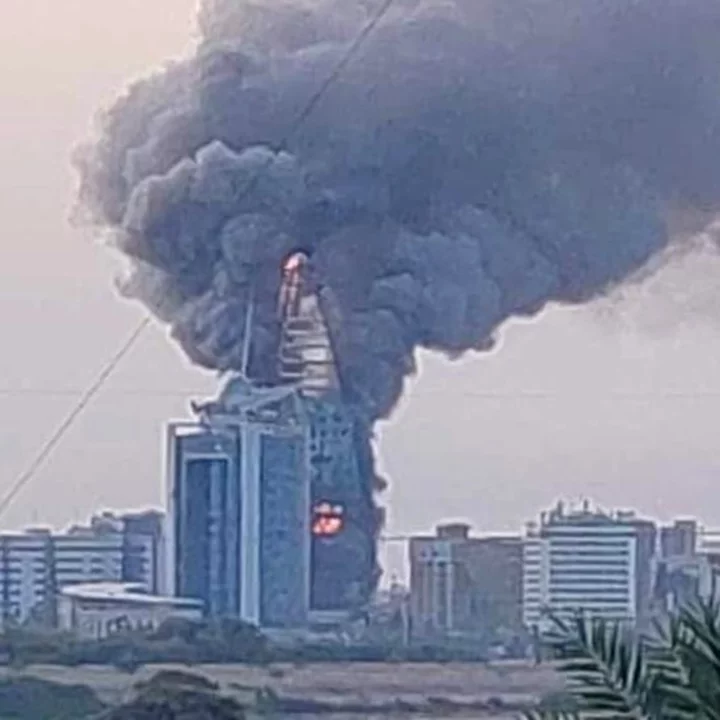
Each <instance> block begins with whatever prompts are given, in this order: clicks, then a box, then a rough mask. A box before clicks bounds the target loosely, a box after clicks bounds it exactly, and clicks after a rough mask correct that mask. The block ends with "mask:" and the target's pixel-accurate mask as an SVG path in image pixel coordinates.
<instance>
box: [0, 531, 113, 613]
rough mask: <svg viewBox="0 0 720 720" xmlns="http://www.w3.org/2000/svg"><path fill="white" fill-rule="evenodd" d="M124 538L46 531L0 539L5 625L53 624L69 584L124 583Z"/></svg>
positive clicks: (0, 598)
mask: <svg viewBox="0 0 720 720" xmlns="http://www.w3.org/2000/svg"><path fill="white" fill-rule="evenodd" d="M122 552H123V541H122V535H108V536H103V537H93V536H90V535H88V536H84V535H71V534H57V535H53V534H52V533H50V532H48V531H38V530H35V531H29V532H26V533H17V534H6V535H3V536H0V617H1V618H2V625H3V626H5V625H7V623H9V622H14V623H19V624H22V623H25V622H28V621H29V620H31V619H35V620H37V621H38V622H42V623H44V624H52V623H53V622H54V618H55V601H56V595H57V592H58V590H59V589H60V588H63V587H65V586H67V585H73V584H77V583H88V582H105V581H120V580H121V579H122Z"/></svg>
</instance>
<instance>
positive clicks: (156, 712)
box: [98, 671, 245, 720]
mask: <svg viewBox="0 0 720 720" xmlns="http://www.w3.org/2000/svg"><path fill="white" fill-rule="evenodd" d="M98 720H245V711H244V710H243V708H242V706H241V705H240V704H239V703H238V702H237V701H235V700H234V699H232V698H229V697H225V696H223V695H221V694H220V692H219V688H218V686H217V685H216V684H215V683H213V682H211V681H210V680H208V679H207V678H204V677H201V676H199V675H193V674H190V673H184V672H178V671H165V672H159V673H157V674H156V675H155V676H154V677H153V678H151V679H150V680H149V681H148V682H146V683H141V684H138V685H136V687H135V695H134V697H133V698H132V699H131V700H129V701H128V702H126V703H123V704H122V705H120V706H119V707H117V708H113V709H111V710H108V711H107V712H105V713H103V714H102V715H101V716H100V717H99V718H98Z"/></svg>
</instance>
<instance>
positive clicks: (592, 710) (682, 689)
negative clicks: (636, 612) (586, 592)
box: [535, 614, 698, 720]
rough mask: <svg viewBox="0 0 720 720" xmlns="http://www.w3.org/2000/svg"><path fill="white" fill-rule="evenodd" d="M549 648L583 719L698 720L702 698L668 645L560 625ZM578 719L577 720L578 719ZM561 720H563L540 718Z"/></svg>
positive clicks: (575, 622)
mask: <svg viewBox="0 0 720 720" xmlns="http://www.w3.org/2000/svg"><path fill="white" fill-rule="evenodd" d="M547 642H548V644H549V646H550V647H551V649H553V650H554V651H555V653H556V655H558V656H559V657H560V658H561V659H560V662H559V671H560V672H561V673H562V674H563V675H564V676H565V677H566V679H567V682H568V691H569V693H570V694H571V696H572V697H573V698H574V699H575V700H576V701H577V704H578V707H579V711H578V715H577V716H579V717H582V718H587V719H595V718H613V719H614V720H621V719H623V718H632V719H633V720H659V719H660V718H662V719H663V720H665V719H666V718H673V719H674V720H697V718H698V715H697V708H698V703H697V697H696V695H695V694H694V693H693V692H691V691H690V690H689V689H688V687H687V683H686V673H685V672H684V669H683V667H682V665H681V664H680V662H679V661H678V660H677V658H676V657H675V656H674V655H673V654H672V652H671V651H670V649H669V647H668V646H667V645H666V644H658V645H657V647H655V648H653V647H649V646H647V645H646V644H645V643H643V642H641V641H639V639H638V638H637V637H636V636H634V635H633V634H632V633H631V632H630V630H629V629H628V628H627V627H626V626H625V625H623V624H622V623H618V622H610V621H607V620H603V619H601V618H590V617H587V616H585V615H582V614H580V615H576V616H575V617H573V618H572V619H571V620H559V619H555V620H554V627H553V629H552V631H551V632H550V634H549V635H548V637H547ZM577 716H576V717H577ZM541 717H545V718H546V719H548V718H552V719H553V720H559V718H560V717H562V716H561V715H559V714H557V713H555V714H552V713H551V714H548V713H545V714H544V716H543V715H535V718H541Z"/></svg>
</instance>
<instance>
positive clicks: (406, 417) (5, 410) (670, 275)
mask: <svg viewBox="0 0 720 720" xmlns="http://www.w3.org/2000/svg"><path fill="white" fill-rule="evenodd" d="M194 6H195V2H194V0H152V2H148V0H114V1H113V2H110V1H109V0H62V2H58V0H3V2H2V8H1V9H0V21H1V22H0V108H1V109H2V120H1V122H0V158H1V159H2V162H1V164H0V217H2V220H3V234H2V240H1V241H0V328H1V329H2V345H1V348H2V352H0V412H2V415H1V417H2V418H3V421H2V425H0V428H1V429H0V490H2V491H3V492H4V491H5V490H6V489H7V488H8V487H10V486H11V485H12V483H13V481H14V479H15V477H16V476H17V474H18V473H19V472H21V471H22V470H23V469H24V467H25V466H26V465H27V464H28V463H29V462H30V461H31V460H32V458H33V455H34V453H36V452H37V450H38V448H39V446H40V445H41V443H42V442H43V441H44V440H45V439H46V438H47V436H48V435H49V434H50V433H51V432H52V431H53V429H54V428H55V427H56V426H57V424H58V423H59V422H60V421H61V419H62V418H63V416H64V415H65V414H66V413H67V412H68V411H69V410H70V409H71V408H72V406H73V403H74V402H76V398H75V397H74V396H73V394H72V393H73V392H77V391H80V390H82V389H84V388H85V387H87V385H88V384H89V383H90V382H91V381H92V380H93V379H94V378H95V376H96V375H97V374H98V372H99V371H100V370H101V368H102V367H103V365H104V364H105V363H106V362H107V361H108V359H109V358H110V357H111V356H112V355H113V354H114V353H115V352H116V351H117V349H118V348H119V346H120V345H121V344H122V342H123V341H124V339H125V338H126V337H127V335H128V334H129V333H130V332H131V331H132V329H133V327H134V326H135V325H136V324H137V322H138V320H139V318H140V317H141V309H140V308H139V307H137V306H134V305H129V304H127V303H125V302H123V301H122V300H120V299H119V298H117V296H116V294H115V291H114V288H113V274H114V266H113V262H112V258H111V257H110V256H109V254H108V252H107V251H105V250H103V249H102V248H101V247H99V246H98V245H97V244H96V243H93V240H92V238H88V237H84V236H82V235H80V234H79V233H77V232H75V231H74V230H72V229H71V227H70V225H69V223H68V221H67V217H68V215H69V211H70V207H71V204H72V200H73V195H74V187H75V178H74V174H73V171H72V168H71V165H70V155H71V152H72V150H73V148H74V146H76V145H77V143H78V142H80V141H82V140H83V139H84V138H86V137H87V136H88V135H89V133H90V131H91V122H92V119H93V116H94V114H95V113H96V111H97V109H98V108H100V107H101V106H103V105H105V104H107V103H108V102H110V101H111V99H112V98H113V97H114V96H115V95H116V93H118V92H119V91H121V90H122V88H123V86H124V85H125V84H126V82H127V81H128V80H129V79H131V78H133V77H136V76H138V75H140V74H143V73H144V72H146V71H149V70H151V69H152V68H153V67H154V66H157V65H158V64H160V63H162V62H163V61H164V60H165V59H167V58H168V57H171V56H173V55H177V54H181V53H182V52H184V51H186V50H187V48H189V47H190V45H191V43H192V36H193V10H194ZM718 269H720V262H718V260H717V259H716V258H714V257H703V258H701V259H695V260H693V259H690V260H689V261H686V262H685V263H684V265H683V266H682V267H676V268H673V269H672V270H671V271H669V272H666V273H665V274H664V276H662V277H661V278H658V279H657V280H655V281H654V282H653V283H651V285H650V286H648V287H643V288H639V289H637V290H633V291H632V292H631V293H630V295H631V298H630V300H625V301H623V302H619V301H615V302H613V303H611V304H609V305H604V306H603V307H601V308H597V307H596V308H592V309H589V310H583V311H577V310H572V311H570V310H566V309H565V310H563V309H555V310H552V311H551V312H547V313H545V314H544V315H543V316H542V317H541V318H537V319H535V320H534V321H532V322H525V323H518V324H517V325H515V326H513V327H511V328H508V329H506V330H505V332H504V333H503V339H502V342H501V343H500V345H499V347H498V349H497V350H496V351H494V352H493V353H492V354H490V355H485V356H479V355H476V356H473V357H468V358H466V359H465V360H463V361H461V362H455V363H452V364H450V363H448V362H446V361H444V360H442V359H440V358H437V357H423V358H422V359H421V373H420V376H419V377H418V378H417V379H416V380H415V381H414V382H413V383H412V386H411V387H410V388H409V391H408V393H407V394H406V396H405V400H404V402H403V403H402V405H401V407H400V408H399V409H398V411H397V413H396V414H395V416H394V418H393V419H392V421H391V422H389V423H386V424H384V425H383V426H382V427H381V429H380V432H379V452H380V455H381V458H382V464H383V467H384V469H385V471H386V473H387V475H388V476H389V478H390V479H391V489H390V491H389V492H388V493H387V495H386V497H385V502H386V504H388V505H389V508H390V512H389V516H390V528H391V530H392V531H393V532H409V531H416V530H426V529H429V528H430V527H431V526H432V525H433V523H434V521H435V520H437V519H441V518H448V519H449V518H452V519H457V518H464V519H467V520H469V521H471V522H472V523H473V524H474V525H475V527H476V528H477V529H478V531H496V530H502V531H507V530H511V531H516V530H517V531H519V530H520V529H521V527H522V524H523V522H524V521H525V520H526V519H529V518H530V517H532V516H534V515H536V514H537V512H539V511H540V510H541V509H543V508H545V507H546V506H548V505H549V504H551V503H553V502H554V500H555V499H556V498H557V497H558V496H563V497H566V498H568V499H580V498H582V497H590V498H592V499H594V500H597V501H598V502H600V503H602V504H603V505H606V506H633V507H636V508H637V509H638V510H639V511H641V512H642V513H644V514H648V515H655V516H659V517H664V518H667V517H671V516H673V515H698V516H699V517H701V519H702V520H703V521H704V522H705V523H706V524H707V525H709V526H713V525H720V495H719V494H718V491H717V487H718V479H719V478H720V445H719V444H718V440H717V437H718V435H717V418H718V416H719V415H720V373H718V358H720V322H718V318H720V304H719V300H720V292H719V291H718V290H716V289H715V282H714V278H715V277H717V270H718ZM214 388H215V382H214V380H213V379H212V378H211V377H209V376H207V375H203V374H201V373H199V372H198V371H196V370H194V369H192V368H191V367H189V366H188V364H187V363H186V362H185V361H184V359H183V358H182V357H181V355H180V354H179V353H178V352H177V351H176V349H175V348H174V347H173V345H172V344H171V343H170V341H168V340H167V338H166V336H165V333H164V332H163V330H162V329H161V328H158V327H153V329H152V330H151V331H149V332H148V333H147V334H146V335H145V336H144V337H143V339H142V340H141V341H140V343H139V344H138V345H137V346H136V348H135V349H134V351H133V352H132V354H131V355H130V356H129V357H128V358H126V360H125V361H124V362H123V364H122V365H121V366H120V368H119V369H118V371H117V373H116V374H115V375H114V376H113V378H112V379H111V381H110V382H109V383H108V384H107V385H106V386H105V389H104V390H103V392H102V394H101V395H100V396H98V397H97V398H96V400H95V401H94V402H93V403H92V405H91V406H90V407H89V408H88V410H87V412H86V413H85V414H84V415H83V416H82V418H81V419H80V420H79V421H78V422H77V423H76V424H75V425H74V426H73V428H72V430H71V431H70V432H69V433H68V435H67V436H66V437H65V439H64V442H63V443H62V445H61V447H60V448H59V449H58V451H57V453H56V454H55V455H54V456H53V458H52V459H51V461H50V462H49V463H48V465H47V466H46V467H44V468H43V470H42V471H41V472H39V473H38V475H37V476H36V477H35V479H34V480H33V482H32V483H31V484H30V485H29V486H28V487H27V488H26V490H25V491H24V492H23V493H22V495H21V496H19V497H18V499H17V502H16V503H15V504H14V505H13V507H12V508H11V510H10V511H9V512H8V513H7V514H6V516H5V517H2V518H0V528H10V527H17V526H19V525H23V524H26V523H30V522H38V523H43V524H53V525H63V524H65V523H67V522H69V521H72V520H78V519H82V518H84V517H85V516H86V515H88V514H89V513H90V512H91V511H93V510H94V509H96V508H98V507H100V506H103V507H118V508H125V507H137V506H142V505H145V504H159V503H160V502H161V498H162V480H161V473H160V470H161V438H162V435H161V431H162V424H163V422H164V421H165V420H166V419H168V418H171V417H175V418H182V417H185V416H186V414H187V409H186V408H187V398H189V397H193V396H194V397H198V396H199V397H206V396H208V395H210V394H212V392H213V390H214Z"/></svg>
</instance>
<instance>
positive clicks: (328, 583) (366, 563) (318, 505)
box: [303, 396, 378, 620]
mask: <svg viewBox="0 0 720 720" xmlns="http://www.w3.org/2000/svg"><path fill="white" fill-rule="evenodd" d="M303 402H304V407H305V410H306V413H307V417H308V421H309V424H310V471H311V483H310V492H311V498H312V528H311V529H312V540H311V566H310V577H311V585H310V587H311V593H310V607H311V610H312V611H313V616H314V617H315V618H316V619H318V620H320V619H321V618H322V617H325V618H326V619H328V620H332V618H333V617H334V618H336V619H342V617H344V616H345V615H347V614H348V613H349V612H352V611H353V609H359V608H361V607H363V606H364V605H365V604H366V603H367V601H368V599H369V597H370V596H371V594H372V591H373V589H374V585H375V580H376V570H377V558H376V538H375V530H376V528H377V525H378V518H377V511H376V509H375V505H374V502H373V497H372V491H373V488H372V486H371V485H370V484H369V483H368V477H369V476H372V458H371V456H370V445H369V439H368V438H367V436H366V434H365V426H364V425H363V424H362V422H361V421H359V420H358V419H357V418H356V417H354V415H353V414H352V412H351V411H350V409H349V408H348V407H347V406H346V405H344V404H343V403H342V401H341V400H340V399H339V398H337V397H332V396H331V397H328V396H325V397H322V398H313V397H305V398H304V400H303Z"/></svg>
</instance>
